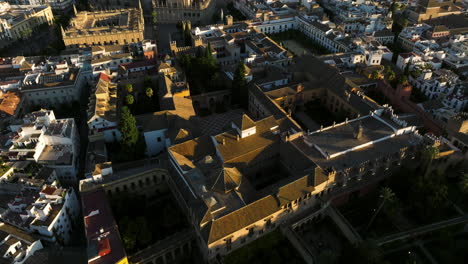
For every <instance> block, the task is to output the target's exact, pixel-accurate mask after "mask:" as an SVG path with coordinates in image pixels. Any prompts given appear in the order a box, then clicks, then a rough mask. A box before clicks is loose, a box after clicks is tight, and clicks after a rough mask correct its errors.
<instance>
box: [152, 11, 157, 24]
mask: <svg viewBox="0 0 468 264" xmlns="http://www.w3.org/2000/svg"><path fill="white" fill-rule="evenodd" d="M151 17H152V18H153V23H154V24H156V23H157V22H158V17H157V13H156V11H153V12H151Z"/></svg>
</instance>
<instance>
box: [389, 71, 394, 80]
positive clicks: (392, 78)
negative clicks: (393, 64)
mask: <svg viewBox="0 0 468 264" xmlns="http://www.w3.org/2000/svg"><path fill="white" fill-rule="evenodd" d="M388 80H390V81H393V80H395V72H394V71H392V70H390V72H389V73H388Z"/></svg>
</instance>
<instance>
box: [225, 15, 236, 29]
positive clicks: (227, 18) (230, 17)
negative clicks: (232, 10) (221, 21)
mask: <svg viewBox="0 0 468 264" xmlns="http://www.w3.org/2000/svg"><path fill="white" fill-rule="evenodd" d="M233 21H234V18H233V17H232V16H231V15H227V16H226V25H228V26H231V25H232V24H233Z"/></svg>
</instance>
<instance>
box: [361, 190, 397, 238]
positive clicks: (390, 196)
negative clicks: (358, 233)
mask: <svg viewBox="0 0 468 264" xmlns="http://www.w3.org/2000/svg"><path fill="white" fill-rule="evenodd" d="M379 197H380V199H381V200H382V201H381V202H380V205H379V207H378V208H377V210H376V211H375V213H374V215H373V216H372V217H371V220H370V221H369V224H368V225H367V227H366V230H367V229H369V227H370V226H371V225H372V222H373V221H374V219H375V217H376V216H377V214H378V213H379V212H380V210H381V209H382V207H383V206H384V204H385V202H387V201H389V202H391V201H394V200H395V193H394V192H393V191H392V189H390V188H388V187H384V188H382V189H380V195H379Z"/></svg>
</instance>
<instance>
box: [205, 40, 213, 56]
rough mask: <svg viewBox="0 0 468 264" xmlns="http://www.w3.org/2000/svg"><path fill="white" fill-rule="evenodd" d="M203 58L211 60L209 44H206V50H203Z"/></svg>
mask: <svg viewBox="0 0 468 264" xmlns="http://www.w3.org/2000/svg"><path fill="white" fill-rule="evenodd" d="M205 58H207V59H212V58H213V55H212V53H211V44H210V42H208V45H207V46H206V49H205Z"/></svg>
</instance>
